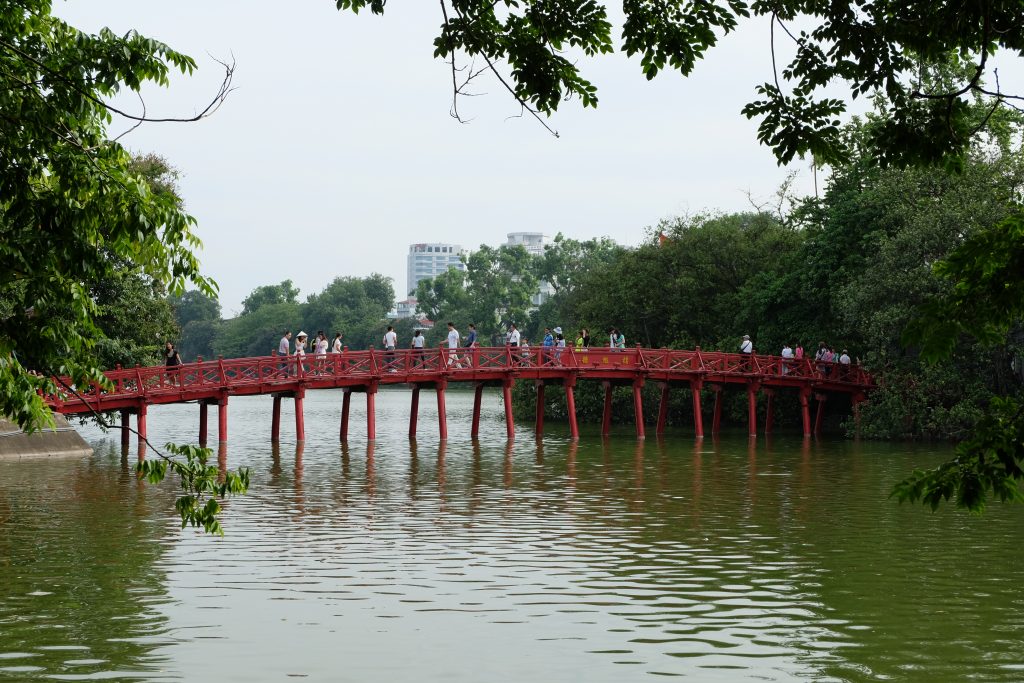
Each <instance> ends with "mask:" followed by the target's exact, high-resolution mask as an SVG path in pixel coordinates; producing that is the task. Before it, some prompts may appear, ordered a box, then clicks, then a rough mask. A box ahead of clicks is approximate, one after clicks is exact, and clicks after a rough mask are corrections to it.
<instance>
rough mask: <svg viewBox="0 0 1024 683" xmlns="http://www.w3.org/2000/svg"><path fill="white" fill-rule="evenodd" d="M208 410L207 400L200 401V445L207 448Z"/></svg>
mask: <svg viewBox="0 0 1024 683" xmlns="http://www.w3.org/2000/svg"><path fill="white" fill-rule="evenodd" d="M206 413H207V410H206V401H200V402H199V445H200V446H202V447H203V448H206V441H207V436H206V429H207V414H206Z"/></svg>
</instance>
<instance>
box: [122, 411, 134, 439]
mask: <svg viewBox="0 0 1024 683" xmlns="http://www.w3.org/2000/svg"><path fill="white" fill-rule="evenodd" d="M131 419H132V414H131V412H130V411H129V410H128V409H127V408H123V409H122V410H121V448H128V446H129V445H130V444H131V433H132V432H131Z"/></svg>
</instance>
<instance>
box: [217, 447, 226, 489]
mask: <svg viewBox="0 0 1024 683" xmlns="http://www.w3.org/2000/svg"><path fill="white" fill-rule="evenodd" d="M227 474H228V445H227V444H226V443H222V444H220V445H219V446H217V481H218V482H219V483H221V484H223V483H224V480H225V479H226V478H227Z"/></svg>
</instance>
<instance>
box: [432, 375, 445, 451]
mask: <svg viewBox="0 0 1024 683" xmlns="http://www.w3.org/2000/svg"><path fill="white" fill-rule="evenodd" d="M447 385H448V383H447V382H443V381H442V382H438V383H437V384H436V385H435V386H434V391H435V392H437V430H438V436H439V437H440V438H441V441H445V440H446V439H447V438H448V415H447V414H446V413H445V410H444V390H445V387H446V386H447Z"/></svg>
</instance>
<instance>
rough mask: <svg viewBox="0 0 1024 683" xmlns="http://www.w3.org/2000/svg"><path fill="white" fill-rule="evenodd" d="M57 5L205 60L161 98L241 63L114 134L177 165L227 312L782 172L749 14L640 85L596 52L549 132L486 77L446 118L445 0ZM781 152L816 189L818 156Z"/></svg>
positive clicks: (631, 232)
mask: <svg viewBox="0 0 1024 683" xmlns="http://www.w3.org/2000/svg"><path fill="white" fill-rule="evenodd" d="M55 11H56V12H57V13H58V14H60V15H61V16H62V17H63V18H65V19H66V20H68V21H69V22H70V23H72V24H73V25H75V26H77V27H79V28H81V29H84V30H89V31H95V30H98V29H99V28H101V27H103V26H108V27H110V28H111V29H113V30H114V31H115V32H119V33H123V32H125V31H127V30H129V29H132V28H134V29H137V30H139V31H140V32H141V33H143V34H144V35H147V36H149V37H153V38H157V39H160V40H162V41H164V42H166V43H168V44H169V45H171V46H172V47H174V48H176V49H178V50H180V51H183V52H185V53H187V54H190V55H192V56H193V57H195V58H196V60H197V61H198V62H199V66H200V69H199V72H198V73H197V74H196V75H194V76H193V77H191V78H187V79H186V78H177V79H175V81H174V83H173V84H172V86H171V87H170V88H169V89H159V90H154V91H151V92H148V94H147V97H146V103H147V106H148V113H149V114H150V115H151V116H172V115H189V114H192V113H193V112H194V111H195V110H197V109H200V108H201V107H202V106H203V105H204V104H205V102H206V101H207V100H208V99H209V97H210V96H211V95H212V94H213V93H214V91H215V90H216V87H217V85H218V84H219V82H220V79H221V75H222V74H221V69H220V67H219V66H218V65H217V64H216V63H215V62H213V61H212V60H211V59H210V57H209V55H213V56H216V57H219V58H229V57H230V56H231V55H234V58H235V59H236V60H237V73H236V77H235V86H236V88H237V90H236V91H235V92H233V93H232V94H231V96H230V97H229V98H228V100H227V102H226V103H225V104H224V106H223V107H222V108H221V109H220V111H219V112H217V113H216V115H215V116H213V117H212V118H210V119H208V120H205V121H202V122H200V123H196V124H149V125H147V126H144V127H143V128H141V129H139V130H137V131H135V132H134V133H132V134H131V135H130V136H128V137H127V138H125V140H124V141H125V143H126V144H127V145H128V146H129V147H130V148H131V149H132V150H133V151H137V152H155V153H157V154H160V155H162V156H164V157H166V158H167V159H168V160H169V161H170V162H171V163H172V164H173V165H174V166H176V167H177V168H178V169H180V170H181V171H182V173H183V177H182V180H181V190H182V194H183V195H184V198H185V201H186V205H187V209H188V210H189V212H190V213H192V214H193V215H194V216H195V217H196V218H197V219H198V221H199V228H198V232H199V235H200V237H201V238H202V240H203V241H204V243H205V248H204V249H203V251H202V253H201V259H202V263H203V267H204V270H205V272H206V273H207V274H209V275H211V276H212V277H214V278H215V279H216V280H217V282H218V283H219V284H220V288H221V303H222V305H223V308H224V313H225V316H228V315H231V314H232V313H234V312H237V311H238V310H239V309H240V308H241V300H242V299H243V298H244V297H245V296H246V294H248V293H249V292H250V291H251V290H252V289H253V288H254V287H256V286H258V285H262V284H269V283H276V282H279V281H281V280H283V279H286V278H290V279H292V280H293V281H294V282H295V283H296V284H297V286H298V287H300V288H301V290H302V293H303V297H304V296H305V295H307V294H311V293H314V292H317V291H319V290H320V289H321V288H322V287H323V286H324V285H325V284H327V283H328V282H329V281H330V280H331V279H333V278H334V277H335V276H338V275H354V276H363V275H367V274H369V273H371V272H380V273H383V274H384V275H387V276H390V277H392V278H394V283H395V291H396V294H398V295H399V296H400V297H401V295H402V294H403V293H404V288H405V284H406V282H405V257H406V253H407V250H408V245H409V244H410V243H412V242H424V241H437V242H455V243H459V244H462V245H463V246H464V247H469V248H472V247H476V246H477V245H479V244H481V243H486V244H494V245H496V244H499V243H501V242H503V241H504V240H505V235H506V233H508V232H510V231H517V230H537V231H543V232H545V233H547V234H549V235H552V236H553V235H555V234H556V233H557V232H563V233H565V234H566V235H568V236H570V237H575V238H581V239H583V238H589V237H593V236H602V235H605V236H609V237H611V238H613V239H615V240H616V241H618V242H620V243H623V244H636V243H637V242H639V241H640V240H641V239H642V238H643V236H644V228H645V227H647V226H651V225H654V224H655V223H657V222H658V220H660V219H662V218H667V217H672V216H676V215H680V214H685V213H688V212H696V211H699V210H701V209H705V208H708V209H722V210H727V211H732V210H743V209H746V208H749V206H750V204H749V202H748V199H747V195H746V193H747V192H748V191H749V192H750V193H752V194H753V195H754V196H756V197H760V198H768V197H770V196H771V195H772V194H773V192H774V191H775V189H776V187H777V186H778V185H779V183H780V182H781V181H782V179H783V178H784V176H785V173H786V169H781V168H779V167H778V166H777V165H776V162H775V158H774V156H773V155H772V154H771V152H770V150H768V149H767V148H764V147H760V146H759V145H758V144H757V140H756V125H757V124H756V121H748V120H746V119H745V118H744V117H742V116H741V115H740V113H739V112H740V109H741V108H742V106H743V105H744V104H745V103H746V102H748V101H749V100H751V99H754V93H753V88H754V87H755V86H756V85H757V84H759V83H761V82H763V81H765V80H768V79H769V78H770V75H771V72H770V69H771V64H770V53H769V51H768V45H769V43H768V29H767V24H766V23H747V24H745V25H744V26H743V27H742V28H741V30H740V31H739V32H738V33H736V34H733V35H732V36H729V37H727V38H726V39H725V40H724V41H723V42H722V44H721V45H719V46H718V47H717V48H715V49H714V50H713V51H712V52H711V54H710V57H709V58H708V59H707V60H706V61H705V62H704V63H702V64H700V65H698V68H697V72H696V74H694V75H693V76H691V77H690V78H688V79H684V78H682V77H681V76H679V75H678V74H676V73H673V72H666V73H663V74H662V75H660V76H659V77H658V78H657V79H655V80H654V81H653V82H648V81H646V80H645V78H644V77H643V75H642V74H641V72H640V64H639V60H638V59H634V60H627V59H626V58H625V56H624V55H622V54H616V55H612V56H607V57H603V58H600V59H598V60H591V61H588V62H587V63H585V65H584V66H585V75H586V76H588V77H589V78H590V79H591V80H592V81H593V82H594V83H595V84H596V85H597V86H598V89H599V96H600V99H601V102H600V106H599V107H598V108H597V109H596V110H594V109H588V110H583V109H582V107H581V106H580V105H579V104H578V103H577V102H567V103H563V105H562V110H561V111H560V112H559V113H558V114H557V115H556V116H555V117H554V118H553V119H552V120H551V125H552V126H553V127H554V128H556V129H557V130H558V131H559V132H560V133H561V137H560V138H557V139H556V138H554V137H552V136H551V135H550V134H548V133H547V132H546V131H545V130H544V129H543V128H542V127H541V126H540V125H538V124H537V123H536V122H534V121H533V120H531V119H529V118H509V117H510V116H514V115H516V114H517V113H518V110H517V107H516V106H515V104H514V102H512V101H511V99H510V98H509V97H508V96H507V95H505V94H504V93H503V91H502V90H501V88H500V86H499V85H498V84H497V83H495V82H493V81H487V82H486V83H485V84H483V85H482V86H480V88H479V89H480V90H481V91H483V92H486V93H488V94H487V96H486V97H478V98H475V99H473V100H471V101H465V100H464V101H463V102H462V105H461V106H462V109H463V113H464V114H466V115H469V116H472V117H474V120H473V122H472V123H470V124H469V125H462V124H460V123H458V122H457V121H455V120H454V119H452V118H451V117H450V116H449V114H448V111H449V105H450V97H451V92H450V72H449V70H448V67H447V65H446V64H444V63H443V62H441V61H439V60H435V59H433V57H432V39H433V37H434V35H435V33H436V30H437V27H438V25H439V23H440V17H439V15H438V13H439V9H438V7H437V5H436V3H430V2H424V1H423V0H391V1H390V2H388V5H387V12H386V14H385V15H384V16H383V17H377V16H374V15H372V14H369V13H367V14H360V15H353V14H351V13H343V12H339V11H337V10H336V9H335V6H334V2H333V0H292V1H290V2H283V1H282V0H218V1H216V2H213V1H211V0H177V1H175V2H166V1H161V2H147V1H143V0H67V2H65V3H60V2H58V3H56V4H55ZM124 104H125V105H126V106H129V105H131V104H132V101H126V102H124ZM134 105H135V106H136V107H137V106H138V102H137V101H135V102H134ZM118 125H119V124H115V126H118ZM123 127H125V126H123V125H121V126H120V128H123ZM120 128H115V130H120ZM792 168H795V169H796V170H798V171H799V172H800V178H799V180H798V189H800V190H802V191H805V192H808V193H809V192H810V191H811V183H812V180H811V174H810V170H809V165H808V164H807V163H806V162H798V163H797V164H796V165H795V166H794V167H792Z"/></svg>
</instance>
